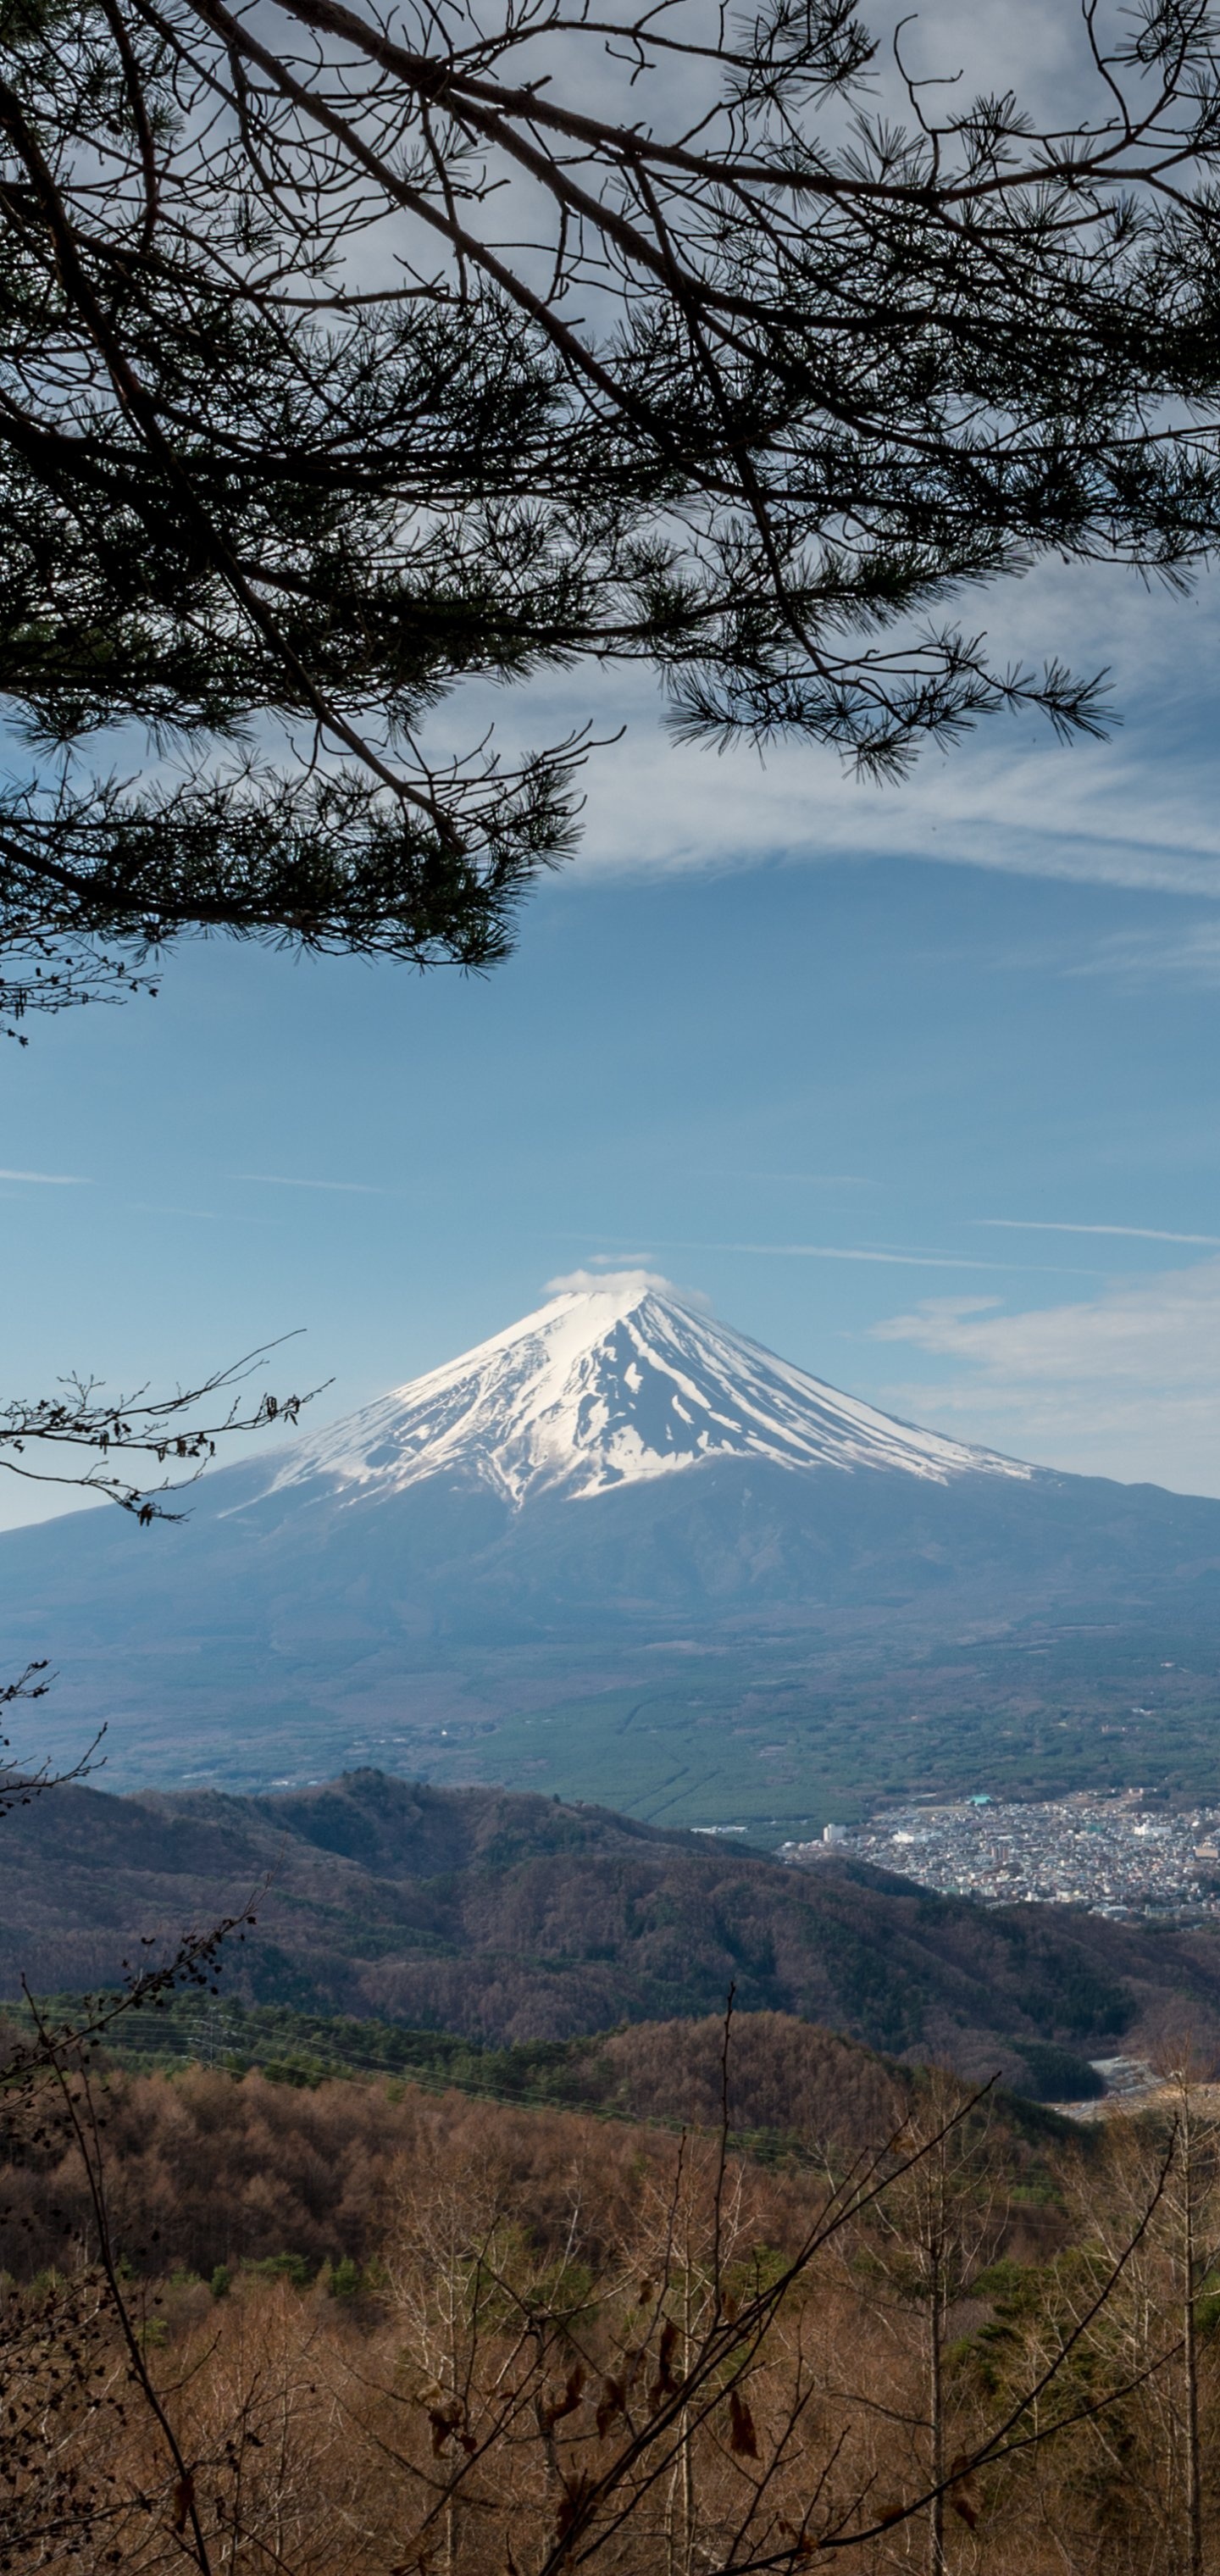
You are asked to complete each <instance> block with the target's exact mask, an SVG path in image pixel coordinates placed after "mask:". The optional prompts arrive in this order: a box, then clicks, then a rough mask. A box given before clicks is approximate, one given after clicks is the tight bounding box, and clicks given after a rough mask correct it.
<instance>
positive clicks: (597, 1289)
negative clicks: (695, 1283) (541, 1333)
mask: <svg viewBox="0 0 1220 2576" xmlns="http://www.w3.org/2000/svg"><path fill="white" fill-rule="evenodd" d="M649 1288H655V1289H656V1290H657V1291H658V1293H659V1295H661V1296H662V1297H675V1298H676V1299H677V1301H678V1303H679V1305H681V1306H690V1307H693V1309H694V1311H695V1313H696V1314H699V1315H710V1314H711V1312H712V1301H711V1298H710V1297H705V1296H704V1293H703V1290H702V1289H701V1288H680V1287H679V1286H678V1284H677V1282H676V1281H675V1280H673V1279H666V1278H665V1277H664V1276H663V1275H662V1273H661V1272H660V1271H659V1270H645V1269H643V1268H639V1269H635V1268H627V1269H622V1270H565V1271H564V1272H563V1273H562V1274H561V1275H560V1277H559V1278H557V1279H548V1280H547V1283H546V1293H547V1295H548V1297H563V1296H568V1295H571V1294H576V1295H585V1296H590V1295H596V1296H611V1297H613V1296H617V1295H619V1294H620V1292H622V1291H624V1290H628V1291H629V1290H635V1291H636V1292H637V1293H638V1294H639V1295H640V1296H641V1297H642V1296H643V1295H644V1294H645V1292H646V1290H648V1289H649Z"/></svg>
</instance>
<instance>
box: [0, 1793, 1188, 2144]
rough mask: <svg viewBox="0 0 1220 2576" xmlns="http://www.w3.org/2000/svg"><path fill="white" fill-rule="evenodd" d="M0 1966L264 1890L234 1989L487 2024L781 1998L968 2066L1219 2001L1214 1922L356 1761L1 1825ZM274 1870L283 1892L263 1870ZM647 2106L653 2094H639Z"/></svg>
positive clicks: (915, 2051)
mask: <svg viewBox="0 0 1220 2576" xmlns="http://www.w3.org/2000/svg"><path fill="white" fill-rule="evenodd" d="M2 1866H3V1869H4V1921H3V1929H2V1931H0V1983H2V1986H3V1991H5V1992H7V1993H8V1994H10V1995H12V1994H14V1993H16V1992H17V1990H18V1986H19V1980H20V1977H21V1975H22V1973H24V1974H25V1975H26V1976H27V1977H28V1978H29V1979H30V1981H31V1983H32V1984H34V1985H35V1986H36V1987H38V1988H40V1989H41V1990H42V1991H44V1992H47V1991H51V1990H63V1989H65V1988H73V1989H79V1988H81V1987H85V1986H89V1985H97V1984H104V1983H106V1982H107V1981H112V1980H114V1979H116V1978H117V1977H118V1975H119V1974H120V1971H121V1965H122V1962H123V1960H124V1959H125V1958H127V1957H129V1956H130V1955H131V1953H132V1947H133V1942H134V1941H136V1940H138V1938H139V1937H140V1936H141V1935H149V1934H153V1935H157V1934H161V1935H164V1936H166V1937H172V1936H173V1935H174V1934H175V1933H176V1932H177V1931H178V1930H179V1928H180V1927H181V1926H183V1925H184V1924H185V1923H187V1922H193V1923H200V1922H204V1921H207V1920H210V1919H211V1918H213V1917H214V1916H215V1915H217V1914H218V1913H219V1912H221V1911H222V1910H225V1909H233V1908H235V1907H238V1908H239V1907H241V1906H242V1905H244V1904H245V1903H247V1902H248V1901H250V1900H251V1898H252V1897H253V1898H255V1900H256V1904H257V1910H258V1913H259V1923H258V1928H257V1931H256V1933H255V1934H254V1935H253V1936H252V1937H251V1939H250V1941H249V1943H248V1945H247V1946H246V1947H245V1948H244V1949H237V1948H233V1949H232V1951H231V1956H230V1966H229V1969H228V1982H229V1985H230V1988H231V1990H232V1991H233V1992H234V1993H235V1994H238V1995H244V1996H246V1997H248V1998H250V1999H251V2000H255V2001H258V2000H263V2001H267V2002H276V2001H278V2002H281V2003H284V2004H289V2005H292V2006H294V2007H295V2008H297V2009H298V2010H300V2011H306V2012H323V2013H349V2014H356V2015H369V2016H376V2017H380V2018H381V2019H383V2020H385V2021H389V2022H394V2023H399V2024H404V2025H407V2026H410V2027H413V2028H417V2029H420V2028H422V2029H433V2030H439V2031H449V2032H452V2033H455V2034H459V2035H464V2036H466V2037H468V2038H471V2039H474V2040H479V2041H483V2042H493V2043H501V2044H502V2043H504V2042H509V2041H523V2040H530V2039H563V2038H566V2037H569V2036H571V2035H573V2034H576V2033H579V2032H589V2031H597V2030H608V2029H612V2028H614V2027H615V2026H616V2025H618V2024H620V2023H622V2022H624V2021H627V2022H642V2021H664V2020H667V2019H673V2018H676V2017H679V2016H681V2017H698V2016H700V2015H705V2014H715V2013H717V2012H718V2011H719V2010H721V2009H722V2008H723V2004H724V1998H725V1995H726V1992H727V1990H728V1987H729V1985H730V1984H733V1985H735V1987H736V1993H737V2001H738V2006H739V2008H740V2010H741V2011H742V2012H743V2013H750V2012H782V2013H789V2014H794V2015H797V2016H798V2017H799V2018H801V2019H802V2020H805V2021H812V2022H817V2023H820V2024H824V2025H828V2026H829V2027H831V2028H833V2029H839V2030H843V2031H846V2032H849V2033H851V2034H852V2035H854V2036H855V2037H857V2038H860V2039H863V2040H865V2041H867V2042H868V2044H869V2045H870V2046H872V2047H876V2048H881V2049H884V2050H887V2051H889V2052H891V2053H892V2054H894V2055H903V2056H907V2057H911V2058H939V2059H944V2060H946V2061H947V2062H950V2063H952V2064H954V2065H956V2066H958V2067H960V2068H961V2069H962V2071H963V2072H965V2073H968V2074H976V2073H979V2072H985V2073H987V2074H990V2073H992V2072H994V2071H995V2070H996V2069H997V2068H999V2069H1000V2070H1002V2071H1003V2072H1004V2074H1005V2076H1006V2077H1007V2078H1009V2079H1011V2080H1013V2081H1015V2082H1021V2081H1023V2080H1024V2079H1025V2077H1026V2076H1027V2074H1028V2068H1029V2060H1027V2059H1026V2058H1025V2057H1024V2056H1023V2053H1022V2052H1023V2050H1034V2049H1036V2047H1037V2044H1038V2043H1040V2042H1042V2043H1045V2042H1052V2043H1054V2044H1056V2045H1058V2046H1060V2047H1063V2048H1066V2049H1067V2050H1069V2051H1071V2052H1073V2053H1074V2054H1075V2056H1076V2058H1077V2059H1078V2060H1081V2059H1084V2058H1086V2057H1089V2056H1101V2055H1104V2054H1106V2053H1108V2052H1109V2051H1111V2050H1113V2049H1115V2048H1117V2047H1118V2046H1119V2044H1120V2043H1129V2042H1130V2041H1131V2039H1132V2035H1133V2034H1134V2033H1135V2032H1136V2030H1137V2029H1138V2027H1139V2026H1140V2024H1141V2023H1145V2024H1146V2023H1147V2022H1149V2021H1150V2020H1151V2021H1155V2020H1156V2018H1157V2016H1158V2015H1163V2013H1164V2011H1165V2008H1166V2004H1167V2001H1168V1999H1169V1998H1170V1997H1171V1996H1172V1995H1176V1994H1180V1993H1186V1994H1187V1995H1189V1996H1190V1997H1192V1998H1193V2001H1194V2006H1195V2009H1196V2013H1197V2015H1199V2016H1200V2017H1201V2018H1202V2019H1203V2020H1204V2021H1210V2020H1212V2019H1215V2020H1216V2021H1220V1939H1218V1938H1217V1936H1216V1935H1215V1934H1214V1933H1212V1932H1211V1931H1210V1930H1207V1929H1204V1928H1199V1929H1191V1930H1172V1931H1171V1930H1163V1929H1155V1930H1153V1929H1146V1928H1143V1927H1139V1926H1136V1925H1131V1924H1116V1923H1110V1922H1105V1921H1102V1920H1100V1919H1097V1918H1094V1917H1091V1916H1087V1915H1083V1914H1075V1913H1069V1912H1066V1911H1065V1910H1064V1909H1062V1908H1058V1907H1054V1906H1046V1907H1041V1906H1029V1905H1022V1906H1017V1907H995V1908H983V1907H980V1906H977V1905H975V1904H972V1903H970V1902H969V1901H967V1900H964V1899H961V1900H959V1899H951V1898H943V1897H937V1896H934V1895H931V1894H929V1893H928V1892H927V1891H926V1890H924V1889H917V1888H914V1887H913V1886H911V1884H910V1883H909V1881H906V1880H903V1879H899V1878H892V1877H889V1876H887V1875H885V1874H883V1873H881V1872H879V1871H873V1870H868V1869H865V1868H863V1867H861V1866H860V1865H858V1864H852V1863H841V1864H840V1863H833V1864H830V1865H828V1866H826V1867H824V1868H822V1869H820V1870H818V1871H817V1872H816V1873H812V1874H811V1873H804V1872H800V1871H796V1870H790V1869H786V1868H784V1867H783V1866H782V1865H781V1864H780V1863H779V1862H777V1861H774V1860H769V1859H764V1858H761V1857H756V1856H751V1855H748V1854H745V1853H742V1852H734V1851H732V1850H726V1849H725V1847H724V1846H723V1845H712V1846H710V1847H709V1846H708V1845H707V1844H706V1843H697V1842H695V1841H694V1840H693V1839H692V1838H691V1837H689V1836H686V1835H665V1834H660V1833H656V1832H653V1831H650V1830H649V1829H648V1828H646V1827H644V1826H641V1825H637V1824H635V1823H633V1822H632V1821H631V1820H629V1819H626V1818H623V1817H620V1816H616V1815H614V1814H612V1813H610V1812H609V1811H606V1810H603V1809H588V1808H574V1807H568V1806H564V1805H562V1804H560V1803H559V1802H558V1801H555V1800H548V1799H544V1798H540V1797H529V1796H516V1795H512V1794H510V1793H508V1792H505V1791H502V1790H492V1789H469V1790H441V1789H436V1788H431V1787H427V1786H421V1785H419V1784H417V1783H411V1782H407V1781H402V1780H397V1779H390V1778H387V1777H386V1776H385V1775H383V1774H381V1773H378V1772H374V1771H364V1772H356V1773H353V1774H350V1775H348V1776H347V1777H345V1778H344V1779H342V1780H340V1781H337V1782H332V1783H330V1784H327V1785H326V1786H323V1787H319V1788H316V1789H310V1790H306V1791H301V1792H294V1793H291V1794H287V1795H283V1796H279V1797H270V1798H262V1799H250V1798H237V1797H226V1796H222V1795H218V1794H215V1793H211V1792H200V1793H196V1794H182V1795H178V1796H164V1795H158V1794H153V1793H145V1794H143V1795H141V1796H138V1797H134V1798H113V1797H108V1796H104V1795H102V1794H100V1793H99V1792H97V1791H96V1790H91V1789H83V1788H66V1789H60V1790H56V1791H54V1792H52V1793H50V1794H48V1795H47V1796H45V1797H42V1798H39V1799H37V1800H36V1801H35V1802H34V1803H33V1805H31V1806H30V1807H29V1808H28V1809H19V1810H18V1811H17V1812H16V1813H15V1814H13V1815H12V1816H11V1817H10V1818H9V1820H8V1822H7V1823H6V1826H5V1834H4V1843H3V1852H2ZM265 1881H269V1885H267V1887H266V1893H265V1895H263V1894H259V1893H258V1891H259V1890H260V1888H261V1887H262V1885H263V1883H264V1882H265ZM640 2107H641V2108H643V2107H645V2105H644V2104H643V2103H641V2105H640Z"/></svg>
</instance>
